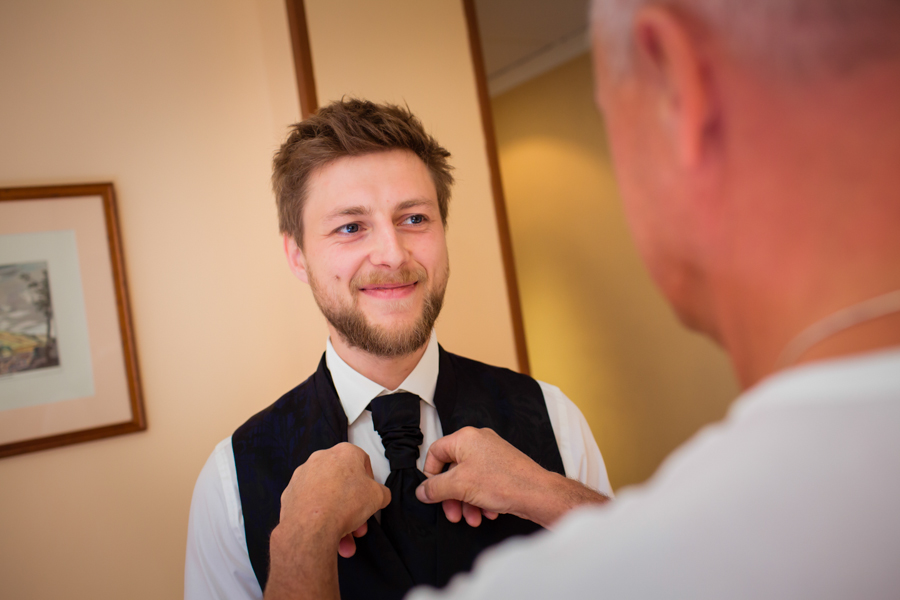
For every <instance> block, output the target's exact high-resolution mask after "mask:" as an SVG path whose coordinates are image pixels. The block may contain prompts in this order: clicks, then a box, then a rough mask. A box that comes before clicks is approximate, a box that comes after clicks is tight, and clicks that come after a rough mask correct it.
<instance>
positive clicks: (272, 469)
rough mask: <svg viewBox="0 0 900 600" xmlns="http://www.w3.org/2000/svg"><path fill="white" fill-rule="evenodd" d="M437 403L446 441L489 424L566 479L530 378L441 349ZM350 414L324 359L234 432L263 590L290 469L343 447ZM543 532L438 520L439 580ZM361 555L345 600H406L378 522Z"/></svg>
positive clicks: (511, 521) (399, 566)
mask: <svg viewBox="0 0 900 600" xmlns="http://www.w3.org/2000/svg"><path fill="white" fill-rule="evenodd" d="M434 404H435V407H436V408H437V412H438V416H439V418H440V421H441V428H442V429H443V433H444V435H448V434H450V433H453V432H454V431H457V430H458V429H461V428H462V427H466V426H469V425H471V426H474V427H490V428H491V429H493V430H494V431H496V432H497V433H498V434H499V435H500V436H501V437H503V438H504V439H505V440H507V441H508V442H509V443H511V444H512V445H513V446H515V447H516V448H518V449H519V450H521V451H522V452H524V453H525V454H527V455H528V456H529V457H531V458H532V459H533V460H534V461H535V462H537V463H538V464H540V465H541V466H542V467H544V468H545V469H548V470H550V471H554V472H556V473H560V474H563V475H564V474H565V471H564V469H563V464H562V458H561V457H560V454H559V448H558V447H557V445H556V438H555V436H554V434H553V428H552V426H551V424H550V416H549V414H548V413H547V406H546V403H545V401H544V396H543V393H542V392H541V389H540V385H538V383H537V381H535V380H534V379H532V378H531V377H528V376H525V375H521V374H519V373H515V372H513V371H510V370H508V369H503V368H500V367H493V366H490V365H486V364H484V363H480V362H477V361H474V360H470V359H467V358H463V357H461V356H457V355H455V354H451V353H449V352H446V351H445V350H444V349H443V348H441V349H440V371H439V374H438V380H437V388H436V389H435V395H434ZM347 427H348V424H347V416H346V414H345V413H344V409H343V407H342V405H341V403H340V400H339V399H338V396H337V392H336V391H335V388H334V383H333V382H332V379H331V374H330V373H329V371H328V368H327V367H326V366H325V357H324V356H323V357H322V360H321V362H320V363H319V368H318V369H317V370H316V372H315V373H314V374H313V375H312V376H311V377H310V378H309V379H307V380H306V381H304V382H303V383H301V384H300V385H298V386H297V387H296V388H294V389H293V390H291V391H290V392H288V393H287V394H285V395H284V396H282V397H281V398H280V399H279V400H278V401H277V402H275V403H274V404H272V405H271V406H269V407H268V408H266V409H264V410H263V411H261V412H259V413H257V414H256V415H254V416H253V417H251V418H250V419H249V420H248V421H247V422H246V423H244V424H243V425H241V426H240V427H239V428H238V429H237V431H235V433H234V435H233V436H232V446H233V449H234V460H235V466H236V469H237V479H238V487H239V490H240V496H241V507H242V511H243V516H244V531H245V534H246V538H247V549H248V551H249V554H250V563H251V565H252V566H253V571H254V573H255V574H256V577H257V579H258V580H259V584H260V587H261V588H262V589H265V587H266V580H267V577H268V571H269V535H270V534H271V532H272V530H273V529H274V528H275V526H276V525H277V524H278V518H279V514H280V511H281V493H282V492H283V491H284V489H285V488H286V487H287V484H288V482H289V481H290V479H291V476H292V475H293V472H294V470H295V469H296V468H297V467H298V466H300V465H302V464H303V463H304V462H306V460H307V459H308V458H309V456H310V454H312V453H313V452H315V451H317V450H322V449H325V448H330V447H332V446H334V445H336V444H338V443H340V442H346V441H347ZM539 529H541V527H540V526H539V525H536V524H535V523H532V522H531V521H527V520H524V519H520V518H518V517H515V516H513V515H500V517H499V518H498V519H496V520H495V521H489V520H487V519H485V520H484V521H483V522H482V524H481V526H480V527H469V526H468V525H467V524H466V523H465V521H461V522H460V523H451V522H450V521H448V520H447V519H446V517H444V514H443V511H440V512H439V515H438V532H437V537H438V542H437V544H438V548H437V552H438V554H437V560H438V565H437V567H438V581H439V585H441V586H443V585H445V584H446V583H447V582H448V581H449V580H450V578H451V577H452V576H453V575H454V574H456V573H459V572H461V571H468V570H469V569H471V568H472V563H473V562H474V560H475V557H476V556H477V555H478V554H479V553H480V552H481V551H482V550H484V549H485V548H487V547H489V546H492V545H494V544H497V543H499V542H501V541H502V540H504V539H506V538H509V537H511V536H515V535H525V534H529V533H532V532H534V531H536V530H539ZM356 547H357V550H356V554H355V555H354V556H353V557H352V558H349V559H345V558H342V557H339V558H338V576H339V581H340V590H341V597H342V598H344V600H350V599H353V598H386V599H387V598H398V599H399V598H402V597H403V596H404V595H405V594H406V592H407V591H409V589H410V588H411V587H412V586H413V582H412V579H411V578H410V576H409V574H408V572H407V571H406V567H405V566H404V565H403V563H402V562H401V561H400V558H399V556H398V555H397V553H396V552H395V551H394V549H393V547H392V546H391V545H390V543H389V542H388V540H387V538H386V536H385V534H384V531H383V530H382V529H381V527H380V525H379V524H378V522H377V521H376V520H375V518H374V517H373V518H370V519H369V522H368V533H367V534H366V535H365V536H363V537H362V538H359V539H357V540H356Z"/></svg>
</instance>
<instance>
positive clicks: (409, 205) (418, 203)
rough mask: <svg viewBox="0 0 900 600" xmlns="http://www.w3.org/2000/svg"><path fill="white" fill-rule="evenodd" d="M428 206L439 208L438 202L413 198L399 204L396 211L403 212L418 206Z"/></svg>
mask: <svg viewBox="0 0 900 600" xmlns="http://www.w3.org/2000/svg"><path fill="white" fill-rule="evenodd" d="M428 205H432V206H437V205H438V204H437V201H435V200H433V199H431V198H413V199H411V200H404V201H403V202H401V203H400V204H398V205H397V208H396V210H398V211H401V210H407V209H410V208H415V207H417V206H428Z"/></svg>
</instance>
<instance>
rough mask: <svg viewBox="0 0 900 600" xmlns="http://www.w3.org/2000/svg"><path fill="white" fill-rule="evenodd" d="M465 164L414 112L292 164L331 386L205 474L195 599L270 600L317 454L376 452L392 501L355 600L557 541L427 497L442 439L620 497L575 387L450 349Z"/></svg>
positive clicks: (436, 582)
mask: <svg viewBox="0 0 900 600" xmlns="http://www.w3.org/2000/svg"><path fill="white" fill-rule="evenodd" d="M448 158H449V153H448V152H447V151H446V150H445V149H444V148H442V147H441V146H440V145H438V143H437V142H436V141H435V140H434V139H433V138H432V137H431V136H430V135H428V134H427V133H425V131H424V128H423V127H422V125H421V123H420V122H419V121H418V119H416V118H415V117H414V116H413V115H412V114H410V113H409V112H408V111H407V110H406V109H403V108H399V107H396V106H391V105H378V104H373V103H371V102H366V101H360V100H344V101H340V102H336V103H334V104H331V105H329V106H326V107H324V108H322V109H321V110H320V111H319V112H318V113H317V114H316V115H315V116H313V117H311V118H309V119H307V120H306V121H303V122H301V123H298V124H297V125H295V126H294V127H293V129H292V131H291V133H290V135H289V137H288V140H287V141H286V142H285V144H284V145H283V146H282V148H281V150H280V151H279V152H278V154H277V155H276V157H275V165H274V167H275V172H274V176H273V182H274V188H275V193H276V197H277V203H278V214H279V221H280V228H281V231H282V233H283V235H284V250H285V254H286V256H287V260H288V264H289V266H290V268H291V270H292V271H293V273H294V274H295V275H296V276H297V277H298V278H299V279H300V280H301V281H303V282H305V283H307V284H309V286H310V289H311V290H312V293H313V296H314V298H315V300H316V303H317V304H318V306H319V308H320V309H321V311H322V314H323V315H324V316H325V318H326V320H327V322H328V329H329V333H330V337H329V339H328V341H327V342H326V349H325V354H324V356H323V359H322V361H321V362H320V364H319V367H318V369H317V371H316V372H315V373H314V374H313V375H312V376H311V377H310V378H309V379H307V380H306V381H304V382H303V383H301V384H300V385H299V386H297V387H296V388H294V389H293V390H291V391H290V392H288V393H287V394H285V395H284V396H283V397H282V398H281V399H279V400H278V401H277V402H275V403H274V404H272V405H271V406H270V407H268V408H267V409H265V410H263V411H262V412H260V413H259V414H257V415H255V416H253V417H252V418H250V420H248V421H247V422H246V423H244V424H243V425H242V426H241V427H239V428H238V429H237V430H236V431H235V433H234V434H233V435H232V436H231V437H230V438H229V439H226V440H224V441H223V442H222V443H220V444H219V445H218V446H217V447H216V449H215V450H214V452H213V454H212V456H211V457H210V459H209V461H208V462H207V464H206V466H205V467H204V469H203V472H202V473H201V474H200V477H199V479H198V481H197V486H196V488H195V491H194V499H193V502H192V506H191V518H190V525H189V535H188V553H187V564H186V573H185V597H186V598H188V599H199V598H227V599H238V598H240V599H244V598H261V597H262V590H263V589H265V585H266V581H267V577H268V572H269V535H270V533H271V532H272V530H273V529H274V528H275V526H276V525H277V524H278V522H279V511H280V509H281V504H280V500H281V494H282V493H283V492H284V490H285V488H286V487H287V486H288V484H289V482H290V481H291V477H292V475H293V473H294V470H295V469H296V468H297V467H298V466H300V465H302V464H304V463H306V462H307V460H318V459H319V458H320V457H321V455H315V456H314V455H313V453H314V452H316V451H317V450H323V449H327V448H331V447H333V446H335V445H338V444H340V443H342V442H349V443H350V444H353V445H355V446H358V447H359V448H362V449H363V450H364V451H365V452H366V454H367V456H368V461H369V462H370V465H371V466H370V469H371V471H372V473H373V475H374V478H375V480H376V481H378V482H379V483H383V484H385V485H386V486H387V488H388V489H389V490H390V494H389V495H390V502H389V503H388V494H387V493H385V497H384V503H383V504H384V506H383V507H382V510H381V511H380V512H379V513H377V514H376V515H375V516H373V517H372V518H370V519H369V520H368V522H367V523H366V524H365V525H363V527H362V528H360V530H357V531H356V532H355V534H356V535H359V536H361V537H354V536H347V537H346V538H345V539H344V540H343V541H342V542H341V545H340V554H341V556H342V558H340V559H339V568H338V571H339V573H338V575H339V583H340V589H341V594H342V596H343V597H344V598H345V599H346V598H353V597H368V598H400V597H402V596H403V595H404V594H405V593H406V591H408V590H409V589H410V588H411V587H412V586H414V585H417V584H429V585H432V586H438V587H440V586H443V585H445V584H446V583H447V581H448V580H449V579H450V577H451V576H452V575H454V574H455V573H457V572H460V571H466V570H469V569H470V568H471V566H472V563H473V561H474V559H475V557H476V556H477V555H478V553H479V552H480V551H481V550H483V549H485V548H487V547H489V546H491V545H493V544H496V543H498V542H500V541H502V540H503V539H506V538H508V537H510V536H513V535H522V534H527V533H530V532H533V531H536V530H538V529H540V526H539V525H538V524H536V523H534V522H531V521H528V520H525V519H521V518H519V517H516V516H513V515H499V516H498V515H497V514H496V513H491V512H485V513H482V511H481V510H480V509H477V508H474V507H472V506H469V505H467V504H464V503H459V502H454V501H450V502H447V503H445V504H444V506H443V510H441V508H438V507H436V506H433V505H427V504H423V503H421V502H419V501H418V500H417V499H416V498H415V493H414V492H415V488H416V487H417V486H418V485H419V483H421V481H422V480H423V479H424V475H423V474H422V472H421V470H422V467H423V466H424V459H425V455H426V454H427V452H428V449H429V447H430V445H431V444H432V442H434V441H436V440H438V439H439V438H441V437H442V436H444V435H449V434H450V433H453V432H455V431H457V430H459V429H461V428H463V427H466V426H475V427H480V428H490V429H491V430H493V431H494V432H496V433H497V434H499V435H500V436H501V437H502V438H504V439H506V440H507V441H508V442H510V443H511V444H512V445H513V446H515V447H516V448H518V449H519V450H520V451H522V452H523V453H525V454H526V455H528V456H529V457H531V458H532V459H533V460H534V461H535V462H537V463H538V464H540V465H541V466H543V467H544V468H546V469H547V470H549V471H553V472H556V473H558V474H560V475H565V476H568V477H572V478H575V479H578V480H579V481H580V482H581V483H583V484H585V485H587V486H589V487H591V488H594V489H597V490H599V491H600V492H602V494H605V495H606V496H608V495H610V493H611V490H610V487H609V482H608V479H607V476H606V471H605V467H604V465H603V460H602V458H601V456H600V453H599V450H598V449H597V445H596V443H595V441H594V440H593V438H592V436H591V434H590V430H589V428H588V426H587V424H586V422H585V421H584V418H583V416H582V415H581V413H580V412H579V410H578V409H577V408H576V407H575V405H574V404H573V403H572V402H571V401H570V400H569V399H568V398H566V397H565V396H564V395H563V394H562V393H561V392H560V391H559V389H557V388H555V387H553V386H550V385H547V384H545V383H543V382H538V381H536V380H534V379H532V378H530V377H527V376H525V375H520V374H518V373H515V372H512V371H509V370H507V369H502V368H499V367H493V366H490V365H486V364H483V363H479V362H476V361H473V360H469V359H466V358H463V357H460V356H457V355H454V354H451V353H449V352H447V351H445V350H444V349H443V348H441V347H440V346H439V345H438V343H437V338H436V335H435V333H434V330H433V325H434V322H435V320H436V319H437V317H438V314H439V313H440V310H441V304H442V301H443V297H444V291H445V289H446V286H447V281H448V277H449V260H448V254H447V245H446V239H445V227H446V222H447V213H448V203H449V198H450V186H451V184H452V182H453V178H452V176H451V175H450V169H451V167H450V165H449V163H448V162H447V159H448ZM292 485H294V484H292ZM596 499H597V500H602V499H603V496H597V498H596ZM483 517H486V518H487V520H484V521H483V520H482V519H483ZM463 520H465V521H466V523H462V521H463ZM363 533H365V535H362V534H363Z"/></svg>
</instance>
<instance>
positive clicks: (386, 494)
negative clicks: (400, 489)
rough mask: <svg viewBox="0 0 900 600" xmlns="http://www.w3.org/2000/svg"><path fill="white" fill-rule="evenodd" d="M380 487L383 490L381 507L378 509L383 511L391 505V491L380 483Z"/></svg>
mask: <svg viewBox="0 0 900 600" xmlns="http://www.w3.org/2000/svg"><path fill="white" fill-rule="evenodd" d="M378 487H380V488H381V506H379V507H378V508H379V509H382V508H384V507H386V506H387V505H388V504H390V503H391V490H389V489H387V488H386V487H385V486H383V485H381V484H380V483H379V484H378Z"/></svg>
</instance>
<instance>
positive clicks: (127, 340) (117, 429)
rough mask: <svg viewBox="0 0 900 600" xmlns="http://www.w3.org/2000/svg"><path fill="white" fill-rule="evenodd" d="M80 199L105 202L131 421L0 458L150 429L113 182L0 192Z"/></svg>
mask: <svg viewBox="0 0 900 600" xmlns="http://www.w3.org/2000/svg"><path fill="white" fill-rule="evenodd" d="M78 196H100V197H101V198H102V201H103V214H104V219H105V222H106V237H107V242H108V244H109V258H110V263H111V266H112V275H113V287H114V288H115V294H116V307H117V311H118V317H119V333H120V334H121V337H122V354H123V358H124V361H125V371H126V375H127V379H128V392H129V404H130V407H131V420H130V421H125V422H122V423H115V424H113V425H104V426H101V427H94V428H91V429H85V430H81V431H71V432H67V433H61V434H58V435H52V436H47V437H42V438H34V439H30V440H23V441H20V442H14V443H11V444H4V445H0V458H2V457H6V456H13V455H15V454H23V453H25V452H34V451H37V450H46V449H49V448H55V447H57V446H65V445H69V444H77V443H79V442H87V441H91V440H97V439H101V438H105V437H110V436H114V435H121V434H123V433H132V432H135V431H143V430H145V429H147V419H146V416H145V414H144V400H143V394H142V392H141V378H140V371H139V369H138V361H137V346H136V344H135V339H134V328H133V326H132V321H131V311H130V310H129V306H130V305H129V301H128V284H127V281H126V278H125V263H124V261H123V258H122V240H121V237H120V235H119V219H118V212H117V210H116V195H115V191H114V189H113V185H112V183H89V184H83V185H58V186H48V187H28V188H5V189H0V201H4V200H39V199H50V198H66V197H78Z"/></svg>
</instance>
